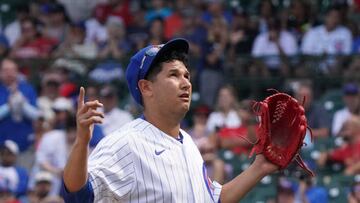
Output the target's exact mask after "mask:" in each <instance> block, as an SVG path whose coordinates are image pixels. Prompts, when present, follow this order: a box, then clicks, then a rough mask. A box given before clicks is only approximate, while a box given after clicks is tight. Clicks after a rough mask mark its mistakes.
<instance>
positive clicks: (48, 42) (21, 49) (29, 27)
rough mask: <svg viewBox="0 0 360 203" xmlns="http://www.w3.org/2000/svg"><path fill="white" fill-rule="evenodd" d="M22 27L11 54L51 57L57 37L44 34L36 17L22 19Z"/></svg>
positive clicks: (20, 56) (26, 56) (27, 56)
mask: <svg viewBox="0 0 360 203" xmlns="http://www.w3.org/2000/svg"><path fill="white" fill-rule="evenodd" d="M20 27H21V35H20V37H19V38H18V39H17V40H16V42H15V43H14V45H13V47H12V50H11V52H10V56H13V57H18V58H36V57H40V58H46V57H49V56H50V53H51V52H52V50H53V48H54V47H55V45H57V43H58V42H57V41H56V40H55V39H52V38H48V37H46V36H42V35H41V33H40V32H39V31H38V27H37V23H36V21H35V20H34V19H31V18H27V19H24V20H22V21H21V24H20Z"/></svg>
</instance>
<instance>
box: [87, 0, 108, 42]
mask: <svg viewBox="0 0 360 203" xmlns="http://www.w3.org/2000/svg"><path fill="white" fill-rule="evenodd" d="M109 12H110V11H109V9H108V7H107V6H105V5H103V4H99V5H97V6H96V7H95V9H94V13H93V17H92V18H89V19H87V20H86V21H85V27H86V38H85V41H86V42H94V43H96V44H99V43H103V42H105V41H106V40H107V38H108V35H107V32H106V26H105V23H106V20H107V18H108V15H109Z"/></svg>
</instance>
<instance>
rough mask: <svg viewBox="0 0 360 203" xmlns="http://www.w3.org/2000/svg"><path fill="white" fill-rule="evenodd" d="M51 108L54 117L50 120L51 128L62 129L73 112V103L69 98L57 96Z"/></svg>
mask: <svg viewBox="0 0 360 203" xmlns="http://www.w3.org/2000/svg"><path fill="white" fill-rule="evenodd" d="M52 110H53V111H54V112H55V118H54V120H53V122H52V124H53V125H52V127H53V129H64V128H65V126H66V123H67V120H68V119H69V118H70V117H71V115H73V113H74V104H73V102H72V101H71V99H68V98H65V97H57V98H56V99H55V100H54V102H53V104H52Z"/></svg>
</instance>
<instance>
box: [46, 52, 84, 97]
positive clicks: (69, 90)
mask: <svg viewBox="0 0 360 203" xmlns="http://www.w3.org/2000/svg"><path fill="white" fill-rule="evenodd" d="M51 68H52V69H53V70H54V72H55V73H56V74H58V75H59V76H60V95H61V96H63V97H68V98H71V97H72V96H75V95H76V94H77V85H76V84H75V81H78V80H79V79H80V77H81V76H84V74H85V73H86V71H87V69H86V66H85V65H84V64H83V63H82V62H81V61H79V60H75V59H67V58H58V59H56V60H55V61H54V63H53V64H52V65H51Z"/></svg>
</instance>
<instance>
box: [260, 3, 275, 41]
mask: <svg viewBox="0 0 360 203" xmlns="http://www.w3.org/2000/svg"><path fill="white" fill-rule="evenodd" d="M258 13H259V20H258V21H259V32H260V34H261V33H265V32H268V31H269V30H268V29H269V28H268V20H269V19H271V18H273V17H274V16H275V13H276V7H275V6H274V4H273V3H272V1H271V0H261V1H260V4H259V6H258Z"/></svg>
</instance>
